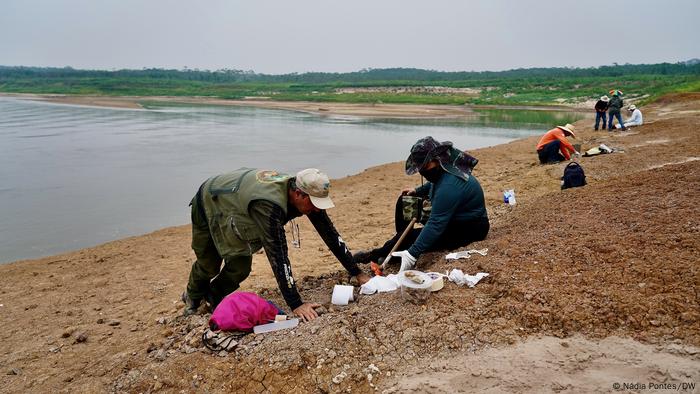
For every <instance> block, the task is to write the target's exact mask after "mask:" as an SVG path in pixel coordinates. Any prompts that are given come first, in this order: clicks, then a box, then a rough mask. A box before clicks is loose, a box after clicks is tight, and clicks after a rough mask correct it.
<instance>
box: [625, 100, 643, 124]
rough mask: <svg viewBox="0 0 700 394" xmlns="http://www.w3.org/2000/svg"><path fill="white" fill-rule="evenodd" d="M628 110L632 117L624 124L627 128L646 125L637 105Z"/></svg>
mask: <svg viewBox="0 0 700 394" xmlns="http://www.w3.org/2000/svg"><path fill="white" fill-rule="evenodd" d="M627 110H628V111H629V112H630V113H631V114H632V117H631V118H629V119H627V121H626V122H625V124H624V126H625V127H632V126H641V125H642V124H644V119H643V118H642V111H640V110H639V108H637V106H636V105H634V104H632V105H630V106H629V107H628V108H627Z"/></svg>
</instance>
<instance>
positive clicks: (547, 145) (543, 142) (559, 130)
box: [537, 123, 579, 164]
mask: <svg viewBox="0 0 700 394" xmlns="http://www.w3.org/2000/svg"><path fill="white" fill-rule="evenodd" d="M569 136H571V137H573V138H576V134H574V126H573V125H571V124H568V123H567V125H566V126H557V127H555V128H553V129H552V130H549V131H548V132H546V133H545V135H543V136H542V138H540V142H538V143H537V157H539V159H540V164H548V163H558V162H560V161H564V160H569V159H570V158H571V154H572V153H573V154H577V155H578V154H579V153H578V152H577V151H576V149H575V148H574V146H573V145H571V143H570V142H569V141H568V140H567V139H566V137H569ZM560 152H561V153H560Z"/></svg>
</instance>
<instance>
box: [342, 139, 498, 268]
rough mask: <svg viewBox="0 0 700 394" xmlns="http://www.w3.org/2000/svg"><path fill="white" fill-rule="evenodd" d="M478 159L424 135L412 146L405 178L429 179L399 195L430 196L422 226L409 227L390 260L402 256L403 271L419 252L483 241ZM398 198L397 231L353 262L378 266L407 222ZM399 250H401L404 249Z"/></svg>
mask: <svg viewBox="0 0 700 394" xmlns="http://www.w3.org/2000/svg"><path fill="white" fill-rule="evenodd" d="M477 162H478V160H477V159H475V158H474V157H472V156H469V155H468V154H466V153H464V152H462V151H460V150H458V149H455V148H454V147H452V143H451V142H449V141H446V142H438V141H436V140H435V139H433V137H425V138H421V139H420V140H418V142H416V143H415V145H413V147H412V148H411V154H410V155H409V156H408V159H407V160H406V174H408V175H412V174H415V173H416V172H418V173H420V174H421V175H422V176H423V177H425V179H426V180H427V181H428V182H427V183H426V184H425V185H423V186H420V187H417V188H415V189H412V188H409V189H405V190H403V191H402V192H401V195H402V196H403V195H415V196H418V197H423V198H428V199H429V200H430V202H431V204H432V208H431V211H430V217H429V219H428V221H427V223H426V224H425V226H424V227H423V228H422V229H420V228H416V229H413V230H412V231H410V232H409V233H408V235H407V236H406V238H405V239H404V240H403V242H402V243H401V244H400V245H399V247H398V249H399V250H401V251H399V252H395V253H393V254H392V256H395V257H400V258H401V271H403V270H406V269H411V268H413V266H414V265H415V263H416V260H417V259H418V257H420V255H421V254H422V253H423V252H428V251H433V250H440V249H455V248H458V247H460V246H464V245H467V244H469V243H471V242H474V241H481V240H483V239H485V238H486V235H487V234H488V232H489V219H488V216H487V214H486V205H485V203H484V192H483V190H482V189H481V185H480V184H479V181H477V180H476V178H475V177H474V176H473V175H472V174H471V171H472V169H473V168H474V166H476V164H477ZM400 211H401V198H400V197H399V201H398V202H397V211H396V232H397V234H396V235H395V236H394V237H393V238H392V239H390V240H389V241H387V242H386V243H385V244H384V246H382V247H381V248H377V249H373V250H371V251H362V252H358V253H357V254H355V256H353V257H354V259H355V262H357V263H368V262H370V261H375V262H379V259H380V258H383V257H386V256H387V254H388V253H389V252H390V251H391V249H392V247H393V246H394V244H395V243H396V242H397V241H398V239H399V237H400V234H401V233H403V231H404V230H405V228H406V226H407V225H408V222H405V221H404V220H403V215H402V214H401V212H400ZM402 249H403V250H402Z"/></svg>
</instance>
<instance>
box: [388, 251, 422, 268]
mask: <svg viewBox="0 0 700 394" xmlns="http://www.w3.org/2000/svg"><path fill="white" fill-rule="evenodd" d="M391 255H392V256H394V257H401V269H400V270H399V272H401V271H405V270H410V269H413V267H414V266H415V265H416V258H415V257H413V256H411V254H410V253H408V250H402V251H400V252H394V253H392V254H391Z"/></svg>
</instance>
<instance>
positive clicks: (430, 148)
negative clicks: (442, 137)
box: [406, 136, 452, 175]
mask: <svg viewBox="0 0 700 394" xmlns="http://www.w3.org/2000/svg"><path fill="white" fill-rule="evenodd" d="M451 147H452V142H450V141H445V142H438V141H437V140H435V138H433V137H431V136H427V137H424V138H421V139H419V140H418V141H417V142H416V143H415V144H413V146H412V147H411V154H410V155H408V159H406V174H408V175H413V174H415V173H416V172H418V171H420V169H421V168H423V166H424V165H425V164H426V163H428V162H429V161H430V160H433V159H435V158H436V157H438V156H439V155H441V154H443V153H445V152H447V151H448V150H449V149H450V148H451Z"/></svg>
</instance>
